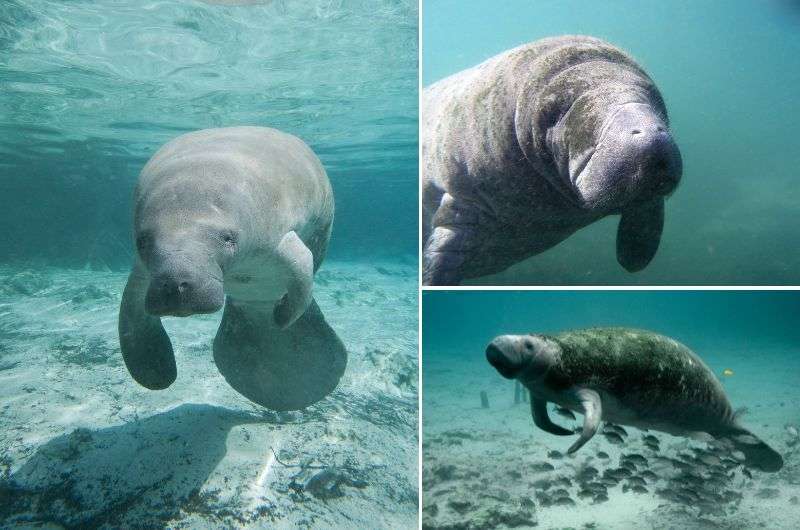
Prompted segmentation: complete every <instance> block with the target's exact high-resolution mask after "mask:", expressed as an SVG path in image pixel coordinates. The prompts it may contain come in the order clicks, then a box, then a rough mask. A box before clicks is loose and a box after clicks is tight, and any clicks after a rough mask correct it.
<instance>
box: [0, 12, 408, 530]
mask: <svg viewBox="0 0 800 530" xmlns="http://www.w3.org/2000/svg"><path fill="white" fill-rule="evenodd" d="M227 4H242V5H227ZM417 21H418V7H417V3H416V1H411V0H400V1H394V0H347V1H337V0H312V1H308V2H307V1H295V0H272V1H269V0H266V1H246V0H214V1H212V0H208V1H196V0H146V1H140V0H109V1H102V2H95V1H90V0H85V1H80V0H77V1H75V0H73V1H69V2H62V1H55V0H53V1H49V0H2V1H1V2H0V227H2V233H3V237H2V244H0V528H52V529H62V528H69V529H71V528H81V529H92V528H103V529H105V528H108V529H112V528H201V529H202V528H209V529H216V528H353V527H358V528H412V527H414V526H415V525H416V521H417V516H418V496H417V495H418V486H417V484H418V458H417V457H418V450H417V443H418V439H417V433H418V421H417V409H418V407H417V394H418V392H417V381H418V371H417V369H418V364H417V344H418V337H417V329H418V317H417V315H418V310H417V308H418V304H417V302H418V301H417V289H418V287H417V238H418V235H417V223H416V219H417V211H418V208H417V189H418V180H417V171H418V169H417V145H418V142H417V123H418V119H417V107H418V89H417V83H418V81H417V71H418V68H417V62H418V30H417V25H418V24H417ZM234 125H257V126H268V127H273V128H276V129H280V130H282V131H285V132H288V133H291V134H293V135H296V136H298V137H300V138H301V139H302V140H304V141H305V142H306V143H307V144H308V145H309V146H310V147H311V148H312V149H313V150H314V151H315V152H316V154H317V155H318V156H319V158H320V159H321V161H322V164H323V166H324V167H325V169H326V171H327V173H328V176H329V178H330V180H331V184H332V187H333V192H334V196H335V202H336V214H335V221H334V226H333V235H332V239H331V244H330V248H329V252H328V254H327V258H326V260H325V262H324V263H323V264H322V266H321V268H320V270H319V271H318V272H317V274H316V276H315V280H314V288H313V294H314V298H315V300H316V301H317V303H318V305H319V307H320V309H321V310H322V313H323V314H324V316H325V319H326V320H327V322H328V324H330V326H331V328H333V330H334V331H335V332H336V334H337V335H338V337H339V338H340V339H341V340H342V343H343V344H344V346H345V348H346V349H347V354H348V364H347V368H346V370H345V373H344V375H343V377H342V379H341V380H340V381H339V384H338V387H337V388H336V389H335V391H333V392H332V393H331V394H330V395H328V396H327V397H326V398H324V399H322V400H321V401H319V402H318V403H315V404H313V405H312V406H310V407H308V408H306V409H304V410H301V411H293V412H286V413H277V412H274V411H271V410H267V409H264V408H262V407H259V406H256V405H255V404H254V403H252V402H250V401H248V400H247V399H246V398H244V397H243V396H242V395H240V394H238V393H237V392H236V391H234V390H233V388H232V387H231V386H230V385H228V384H227V382H226V380H225V379H224V378H223V377H222V375H221V374H220V371H219V370H218V369H217V366H216V365H215V363H214V361H213V352H212V343H213V339H214V336H215V333H216V331H217V328H218V326H219V323H220V318H221V313H220V312H217V313H215V314H211V315H193V316H191V317H188V318H173V317H165V318H163V319H162V322H163V325H164V327H165V329H166V330H167V332H168V334H169V335H170V337H171V339H172V345H173V347H174V353H175V360H176V364H177V372H178V377H177V380H176V381H175V382H174V383H173V384H172V385H171V386H170V387H169V388H167V389H165V390H160V391H151V390H147V389H145V388H144V387H142V386H139V385H138V384H137V383H135V382H134V380H133V379H132V378H131V376H130V374H129V373H128V371H127V370H126V367H125V365H124V363H123V360H122V355H121V352H120V345H119V339H118V334H117V315H118V311H119V308H120V301H121V297H122V292H123V287H124V286H125V281H126V278H127V276H128V271H129V267H130V265H131V262H132V260H133V243H132V241H131V239H132V237H131V217H132V215H131V208H132V204H131V198H132V192H133V188H134V185H135V183H136V180H137V177H138V174H139V172H140V171H141V169H142V167H143V166H144V164H145V163H146V161H147V160H148V159H149V158H150V157H151V156H152V155H153V154H154V153H155V151H156V150H157V149H158V148H159V147H160V146H161V145H163V144H164V143H165V142H167V141H169V140H171V139H172V138H175V137H176V136H178V135H181V134H183V133H185V132H189V131H193V130H197V129H204V128H210V127H223V126H234ZM304 353H305V352H304ZM243 369H244V370H248V367H244V368H243Z"/></svg>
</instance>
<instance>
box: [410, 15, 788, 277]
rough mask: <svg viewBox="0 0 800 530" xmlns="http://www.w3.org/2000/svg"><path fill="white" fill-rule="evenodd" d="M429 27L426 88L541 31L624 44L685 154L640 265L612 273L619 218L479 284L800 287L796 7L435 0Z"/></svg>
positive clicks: (425, 48) (426, 24)
mask: <svg viewBox="0 0 800 530" xmlns="http://www.w3.org/2000/svg"><path fill="white" fill-rule="evenodd" d="M423 19H424V24H423V29H422V39H423V41H422V42H423V45H422V75H423V78H422V79H423V86H427V85H430V84H431V83H433V82H435V81H437V80H439V79H441V78H443V77H445V76H448V75H450V74H453V73H455V72H458V71H461V70H463V69H465V68H469V67H471V66H473V65H476V64H478V63H480V62H481V61H484V60H485V59H488V58H489V57H492V56H494V55H496V54H498V53H500V52H503V51H505V50H507V49H509V48H512V47H515V46H518V45H520V44H523V43H526V42H530V41H534V40H537V39H540V38H543V37H549V36H554V35H562V34H587V35H592V36H595V37H599V38H602V39H605V40H608V41H609V42H611V43H612V44H615V45H617V46H620V47H621V48H623V49H625V50H627V51H628V52H629V53H631V54H632V55H633V57H634V58H636V59H637V60H638V61H639V62H640V64H641V65H642V66H643V67H644V68H645V70H646V71H647V72H648V73H649V74H650V76H651V77H652V78H653V79H654V80H655V82H656V84H657V85H658V87H659V88H660V90H661V92H662V94H663V96H664V98H665V100H666V103H667V109H668V111H669V114H670V119H671V126H672V129H673V132H674V134H675V136H676V139H677V142H678V145H679V147H680V149H681V153H682V155H683V161H684V174H683V181H682V182H681V185H680V187H679V189H678V190H677V191H676V192H675V194H674V195H673V196H672V197H671V199H670V200H669V201H668V202H667V215H666V226H665V229H664V235H663V238H662V242H661V248H660V250H659V252H658V254H657V255H656V258H655V259H654V260H653V262H652V263H651V264H650V265H649V266H648V267H647V268H646V269H645V270H644V271H642V272H640V273H637V274H634V275H631V274H629V273H626V272H625V271H624V270H623V269H622V268H621V267H619V266H618V265H617V263H616V260H615V257H614V241H615V240H614V238H615V228H616V223H617V218H608V219H606V220H604V221H602V222H600V223H597V224H596V225H593V226H591V227H589V228H586V229H584V230H582V231H580V232H578V233H577V234H575V235H573V236H572V237H571V238H570V239H568V240H567V241H566V242H564V243H562V244H560V245H559V246H557V247H556V248H554V249H551V250H550V251H548V252H545V253H543V254H541V255H539V256H536V257H533V258H532V259H530V260H527V261H526V262H525V263H523V264H520V265H517V266H515V267H512V268H511V269H509V270H508V271H506V272H505V273H501V274H498V275H496V276H494V277H489V278H483V279H481V280H480V281H479V282H480V283H495V284H497V283H500V284H558V285H562V284H563V285H570V284H571V285H574V284H628V283H636V284H642V285H652V284H672V285H675V284H678V285H708V284H722V285H725V284H738V285H742V284H744V285H750V284H760V285H774V284H797V283H800V280H799V279H800V230H798V229H797V223H796V222H794V219H797V218H798V215H800V206H798V205H800V187H798V186H797V185H796V180H797V173H798V172H797V163H796V160H797V155H798V142H797V135H796V127H797V116H798V112H800V103H798V97H797V86H798V84H799V83H800V61H798V60H797V57H798V55H799V54H800V31H798V29H799V28H800V3H798V2H796V1H793V0H763V1H752V0H730V1H729V0H708V1H703V2H695V1H692V0H670V1H667V2H656V1H646V2H639V1H634V0H617V1H614V2H595V1H591V0H565V1H555V0H540V1H535V2H533V1H527V0H509V1H505V2H484V1H471V2H459V1H454V0H429V1H426V2H424V7H423Z"/></svg>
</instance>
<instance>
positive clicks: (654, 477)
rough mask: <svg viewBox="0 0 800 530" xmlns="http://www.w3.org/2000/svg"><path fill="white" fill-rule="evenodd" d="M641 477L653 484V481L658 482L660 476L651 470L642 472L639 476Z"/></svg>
mask: <svg viewBox="0 0 800 530" xmlns="http://www.w3.org/2000/svg"><path fill="white" fill-rule="evenodd" d="M639 476H640V477H642V478H643V479H645V480H649V481H650V482H653V481H655V480H658V475H656V474H655V473H653V472H652V471H650V470H645V471H642V472H641V473H640V474H639Z"/></svg>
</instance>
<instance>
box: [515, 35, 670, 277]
mask: <svg viewBox="0 0 800 530" xmlns="http://www.w3.org/2000/svg"><path fill="white" fill-rule="evenodd" d="M551 55H552V57H550V56H549V55H548V56H547V57H546V59H547V60H545V59H542V61H544V63H543V64H542V65H539V67H540V68H541V72H540V73H539V75H538V76H533V80H532V81H530V82H528V84H526V85H525V86H523V88H522V89H521V90H520V91H519V94H518V96H517V107H516V114H515V118H514V123H515V130H516V136H517V141H518V144H519V145H520V147H521V148H522V150H523V153H524V154H525V158H526V159H527V160H528V161H529V162H530V163H531V164H532V166H533V168H534V169H535V170H536V172H537V173H538V174H540V175H542V176H544V177H545V178H546V179H547V180H548V181H549V183H550V184H551V185H552V187H553V188H554V189H555V190H557V191H558V192H559V193H560V194H561V195H562V196H563V197H564V199H565V200H566V202H568V203H569V204H571V205H573V206H574V207H575V208H577V209H578V210H582V211H584V212H586V213H587V214H589V216H590V217H597V218H599V217H603V216H606V215H613V214H621V215H622V220H621V221H620V227H619V230H618V232H617V260H618V261H619V262H620V264H621V265H622V266H623V267H624V268H625V269H627V270H628V271H631V272H635V271H638V270H640V269H642V268H644V267H645V266H646V265H647V264H648V263H649V262H650V260H651V259H652V258H653V256H654V255H655V252H656V250H657V249H658V244H659V241H660V237H661V230H662V228H663V215H664V199H665V198H666V197H667V196H668V195H669V194H671V193H672V192H673V191H674V190H675V189H676V187H677V186H678V183H679V181H680V179H681V175H682V171H683V164H682V160H681V154H680V151H679V149H678V147H677V145H676V143H675V140H674V138H673V136H672V133H671V132H670V129H669V122H668V118H667V110H666V106H665V104H664V100H663V98H662V97H661V94H660V92H659V91H658V89H657V88H656V86H655V84H654V83H653V81H652V80H651V79H650V77H649V76H648V75H647V74H646V73H645V72H644V71H643V70H642V69H641V68H640V67H639V66H638V65H637V64H636V63H635V62H634V61H633V59H631V58H630V57H628V56H627V55H626V54H625V53H623V52H622V51H621V50H618V49H616V48H613V47H610V46H609V45H606V44H602V43H598V42H595V41H592V42H587V43H583V44H580V45H573V46H563V47H560V48H558V50H556V51H555V52H553V53H552V54H551Z"/></svg>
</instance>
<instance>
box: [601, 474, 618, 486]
mask: <svg viewBox="0 0 800 530" xmlns="http://www.w3.org/2000/svg"><path fill="white" fill-rule="evenodd" d="M619 481H620V479H618V478H617V477H615V476H613V475H608V476H603V478H601V479H600V482H601V483H603V484H604V485H606V486H611V487H614V486H616V485H617V484H619Z"/></svg>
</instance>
